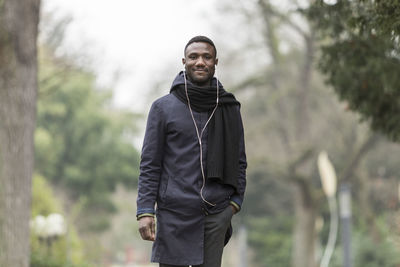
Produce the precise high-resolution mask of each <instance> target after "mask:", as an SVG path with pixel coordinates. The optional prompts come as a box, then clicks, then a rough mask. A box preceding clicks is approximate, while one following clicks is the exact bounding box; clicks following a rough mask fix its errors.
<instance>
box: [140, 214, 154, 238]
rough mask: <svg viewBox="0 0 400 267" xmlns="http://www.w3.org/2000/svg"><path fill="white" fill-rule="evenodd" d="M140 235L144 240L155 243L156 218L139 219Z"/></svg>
mask: <svg viewBox="0 0 400 267" xmlns="http://www.w3.org/2000/svg"><path fill="white" fill-rule="evenodd" d="M139 233H140V235H141V236H142V238H143V239H144V240H149V241H154V240H155V239H156V226H155V221H154V217H150V216H148V217H142V218H140V219H139Z"/></svg>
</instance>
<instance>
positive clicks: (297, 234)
mask: <svg viewBox="0 0 400 267" xmlns="http://www.w3.org/2000/svg"><path fill="white" fill-rule="evenodd" d="M294 203H295V204H294V205H295V216H296V223H295V226H294V233H293V239H294V240H293V256H292V266H293V267H316V266H317V264H316V257H315V248H316V246H315V244H316V231H315V221H316V214H317V211H316V207H315V205H314V200H312V199H311V197H310V192H307V190H302V186H301V185H300V186H297V188H296V192H295V195H294Z"/></svg>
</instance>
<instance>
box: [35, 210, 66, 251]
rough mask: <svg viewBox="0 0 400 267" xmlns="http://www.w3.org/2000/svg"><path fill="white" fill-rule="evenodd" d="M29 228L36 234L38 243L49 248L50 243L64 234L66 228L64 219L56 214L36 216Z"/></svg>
mask: <svg viewBox="0 0 400 267" xmlns="http://www.w3.org/2000/svg"><path fill="white" fill-rule="evenodd" d="M31 228H32V230H33V231H34V232H35V234H37V236H38V237H39V240H40V241H44V242H46V244H47V246H48V247H50V246H51V244H52V242H53V241H54V240H56V239H57V238H58V237H60V236H62V235H64V234H65V233H66V230H67V227H66V224H65V220H64V217H63V216H62V215H61V214H58V213H51V214H50V215H49V216H47V217H44V216H42V215H38V216H36V217H35V218H34V219H33V220H32V222H31Z"/></svg>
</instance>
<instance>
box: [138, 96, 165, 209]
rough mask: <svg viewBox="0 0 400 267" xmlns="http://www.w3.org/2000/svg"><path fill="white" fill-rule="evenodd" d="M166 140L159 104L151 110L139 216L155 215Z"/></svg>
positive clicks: (154, 105)
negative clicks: (145, 214)
mask: <svg viewBox="0 0 400 267" xmlns="http://www.w3.org/2000/svg"><path fill="white" fill-rule="evenodd" d="M164 140H165V123H164V116H163V114H162V112H161V109H160V107H159V106H158V105H157V102H154V103H153V105H152V106H151V108H150V111H149V115H148V118H147V126H146V132H145V136H144V141H143V148H142V154H141V161H140V175H139V184H138V197H137V213H136V215H137V216H140V215H141V214H144V213H147V214H154V213H155V210H154V206H155V203H156V199H157V194H158V184H159V181H160V176H161V169H162V161H163V150H164Z"/></svg>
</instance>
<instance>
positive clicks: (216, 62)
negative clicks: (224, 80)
mask: <svg viewBox="0 0 400 267" xmlns="http://www.w3.org/2000/svg"><path fill="white" fill-rule="evenodd" d="M217 65H218V58H216V59H215V66H217Z"/></svg>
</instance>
